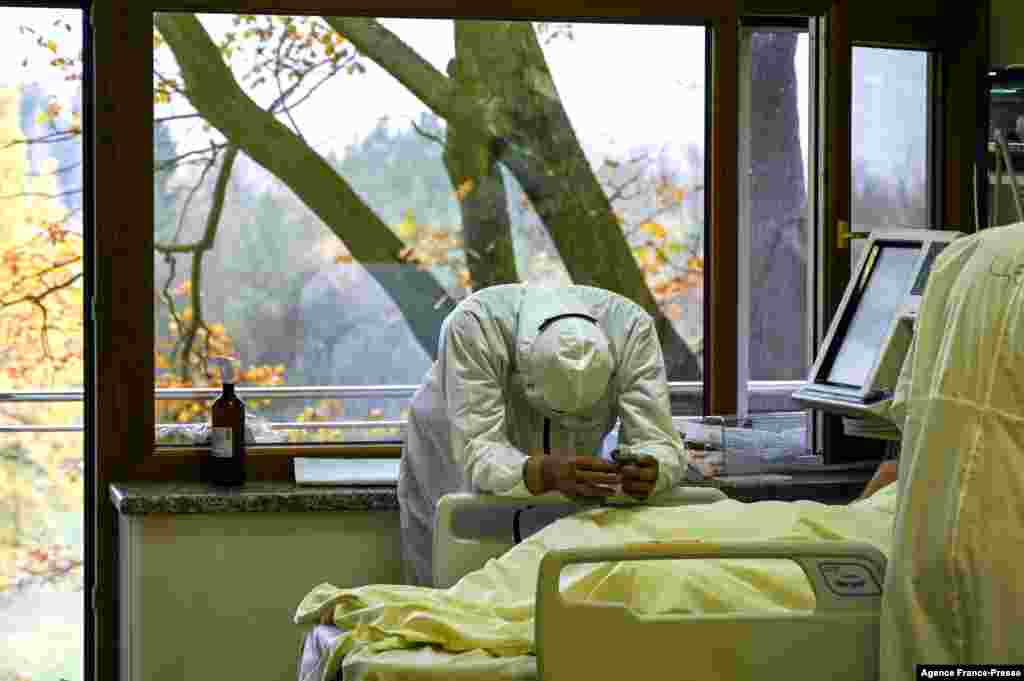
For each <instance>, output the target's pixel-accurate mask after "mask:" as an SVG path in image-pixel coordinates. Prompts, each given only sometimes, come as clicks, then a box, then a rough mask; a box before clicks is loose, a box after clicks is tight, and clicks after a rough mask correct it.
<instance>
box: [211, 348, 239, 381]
mask: <svg viewBox="0 0 1024 681" xmlns="http://www.w3.org/2000/svg"><path fill="white" fill-rule="evenodd" d="M210 361H211V362H214V363H215V364H216V365H217V366H219V367H220V376H221V378H220V380H221V383H222V384H224V385H234V384H235V362H237V360H236V359H235V358H234V357H226V356H221V355H218V356H215V357H211V358H210Z"/></svg>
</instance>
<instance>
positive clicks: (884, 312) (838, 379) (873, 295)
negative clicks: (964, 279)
mask: <svg viewBox="0 0 1024 681" xmlns="http://www.w3.org/2000/svg"><path fill="white" fill-rule="evenodd" d="M877 248H878V250H877V252H876V253H875V254H872V255H869V257H872V256H874V261H873V262H871V263H870V264H869V265H868V270H869V271H867V272H866V275H867V276H866V283H865V284H863V285H862V289H861V291H860V297H859V300H857V302H856V309H855V310H854V312H853V315H852V317H851V319H850V322H849V324H848V325H847V327H846V334H845V337H844V338H843V340H842V343H841V344H840V346H839V351H838V352H837V353H836V355H835V358H834V359H833V360H832V366H831V368H830V369H829V373H828V379H827V380H828V382H829V383H833V384H839V385H845V386H851V387H855V388H863V387H864V386H865V384H866V383H867V380H868V376H869V375H870V374H871V369H872V368H873V367H874V366H875V362H876V360H877V359H878V355H879V353H880V352H881V351H882V343H883V342H884V341H885V338H886V334H887V333H888V332H889V329H890V327H891V326H892V323H893V320H895V319H896V315H897V314H898V313H899V311H900V308H901V306H902V305H903V303H904V302H905V301H906V297H907V293H908V292H909V290H910V282H911V280H912V279H913V277H914V272H915V269H916V266H917V264H918V262H919V260H920V254H921V251H920V247H919V246H909V245H908V246H900V245H888V244H887V245H881V244H880V245H878V247H877Z"/></svg>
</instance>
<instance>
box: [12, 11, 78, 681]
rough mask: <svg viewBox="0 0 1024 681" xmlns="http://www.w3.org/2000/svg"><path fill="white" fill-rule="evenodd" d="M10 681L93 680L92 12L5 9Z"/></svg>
mask: <svg viewBox="0 0 1024 681" xmlns="http://www.w3.org/2000/svg"><path fill="white" fill-rule="evenodd" d="M0 44H2V45H3V47H2V48H0V368H2V369H0V679H4V680H6V679H33V680H35V679H58V678H60V679H68V680H69V681H72V680H75V681H77V680H78V679H81V678H82V673H83V668H82V667H83V645H82V642H83V625H84V622H83V618H82V614H83V593H82V587H83V574H82V561H83V553H84V546H83V529H84V526H83V492H84V485H83V482H82V475H83V468H84V461H83V450H84V447H83V444H84V440H83V435H82V429H83V426H82V424H83V406H82V390H83V332H82V323H83V302H82V300H83V299H82V293H83V284H84V282H83V272H84V267H83V257H84V237H85V234H84V228H83V224H84V223H83V213H82V205H83V195H82V179H83V172H82V170H83V150H84V145H83V144H82V114H83V105H82V93H83V90H82V81H81V76H82V69H81V57H82V55H81V49H82V12H80V11H68V10H52V9H23V8H13V7H0Z"/></svg>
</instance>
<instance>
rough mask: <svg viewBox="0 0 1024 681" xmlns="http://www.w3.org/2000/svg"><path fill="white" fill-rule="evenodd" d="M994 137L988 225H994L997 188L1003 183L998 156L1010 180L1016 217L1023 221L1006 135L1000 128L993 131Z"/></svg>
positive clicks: (997, 197)
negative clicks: (994, 173) (992, 181)
mask: <svg viewBox="0 0 1024 681" xmlns="http://www.w3.org/2000/svg"><path fill="white" fill-rule="evenodd" d="M993 136H994V137H995V139H996V158H995V171H996V176H995V189H994V190H993V192H992V213H991V214H990V215H989V227H994V226H995V224H996V213H997V212H998V208H999V189H1000V187H1001V186H1002V183H1003V173H1002V167H1001V166H1000V164H999V161H1000V156H1002V161H1003V163H1004V164H1005V166H1006V174H1007V175H1008V176H1009V180H1010V195H1011V196H1012V197H1013V202H1014V204H1015V206H1016V208H1017V219H1018V220H1020V221H1021V222H1024V206H1022V205H1021V198H1020V187H1019V186H1018V185H1017V173H1015V172H1014V171H1013V162H1012V161H1011V159H1010V147H1009V146H1008V145H1007V144H1006V137H1004V136H1003V132H1002V130H996V131H994V133H993Z"/></svg>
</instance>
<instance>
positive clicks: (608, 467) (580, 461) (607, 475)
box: [524, 455, 621, 498]
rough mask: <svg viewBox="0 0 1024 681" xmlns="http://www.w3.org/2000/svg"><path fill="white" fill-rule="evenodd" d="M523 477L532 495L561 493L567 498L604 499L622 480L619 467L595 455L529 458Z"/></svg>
mask: <svg viewBox="0 0 1024 681" xmlns="http://www.w3.org/2000/svg"><path fill="white" fill-rule="evenodd" d="M524 478H525V480H526V487H527V489H529V490H530V492H531V493H533V494H535V495H537V494H546V493H547V492H561V493H562V494H564V495H565V496H567V497H570V498H578V497H607V496H611V495H612V494H614V493H615V486H616V485H618V484H619V482H620V481H621V479H620V476H619V474H618V467H617V466H616V465H615V464H612V463H609V462H607V461H605V460H603V459H601V458H600V457H596V456H550V455H540V456H531V457H530V458H529V459H527V462H526V466H525V470H524Z"/></svg>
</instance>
